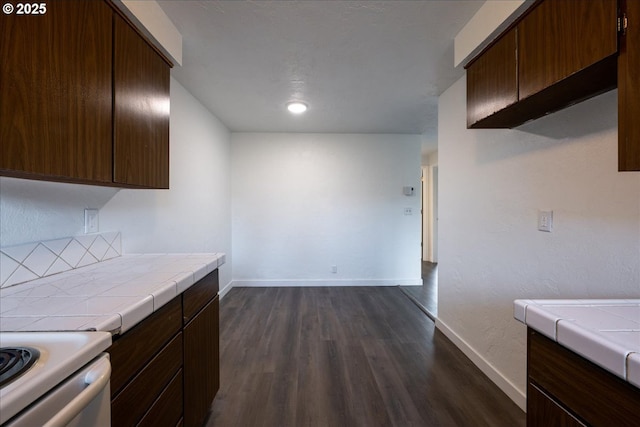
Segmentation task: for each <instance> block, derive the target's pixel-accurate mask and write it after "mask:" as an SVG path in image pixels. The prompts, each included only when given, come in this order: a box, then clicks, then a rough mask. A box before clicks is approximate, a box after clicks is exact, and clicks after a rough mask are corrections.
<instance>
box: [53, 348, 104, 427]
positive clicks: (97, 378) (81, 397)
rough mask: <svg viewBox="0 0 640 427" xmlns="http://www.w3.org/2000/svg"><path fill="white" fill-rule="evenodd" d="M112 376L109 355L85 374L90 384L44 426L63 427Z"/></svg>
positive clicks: (85, 378) (85, 379)
mask: <svg viewBox="0 0 640 427" xmlns="http://www.w3.org/2000/svg"><path fill="white" fill-rule="evenodd" d="M110 378H111V363H110V362H109V358H108V357H103V358H101V359H100V360H99V361H97V362H95V365H94V366H92V367H91V370H90V371H89V372H87V374H86V375H85V376H84V382H85V384H86V385H87V386H88V387H87V388H85V389H84V390H82V392H80V394H78V395H77V396H76V397H74V398H73V399H72V400H71V401H70V402H69V403H68V404H67V405H66V406H65V407H64V408H62V409H61V410H60V412H58V413H57V414H56V415H54V416H53V418H51V419H50V420H49V421H48V422H47V423H46V424H45V425H44V426H43V427H62V426H66V425H67V424H69V422H70V421H71V420H73V419H74V418H75V417H76V416H77V415H78V414H79V413H80V412H82V410H83V409H84V408H86V407H87V406H88V405H89V403H91V401H92V400H93V399H94V398H95V397H96V396H97V395H98V394H100V392H101V391H102V390H103V389H104V388H105V387H106V386H107V384H108V383H109V379H110Z"/></svg>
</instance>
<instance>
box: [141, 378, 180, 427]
mask: <svg viewBox="0 0 640 427" xmlns="http://www.w3.org/2000/svg"><path fill="white" fill-rule="evenodd" d="M182 378H183V377H182V369H180V370H179V371H178V373H177V374H175V376H174V377H173V379H172V380H171V382H170V383H169V385H168V386H167V388H165V389H164V391H163V392H162V394H161V395H160V397H158V399H157V400H156V401H155V402H154V404H153V406H152V407H151V409H149V411H148V412H147V413H146V414H145V415H144V417H143V418H142V420H141V421H140V423H139V424H138V425H139V426H141V427H147V426H148V427H159V426H175V425H177V424H178V422H180V421H181V420H182Z"/></svg>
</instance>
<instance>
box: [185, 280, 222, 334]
mask: <svg viewBox="0 0 640 427" xmlns="http://www.w3.org/2000/svg"><path fill="white" fill-rule="evenodd" d="M216 295H218V270H217V269H216V270H214V271H212V272H211V273H209V274H207V275H206V276H205V277H203V278H202V280H200V281H198V283H196V284H195V285H193V286H191V287H190V288H189V289H187V290H186V291H184V293H183V294H182V300H183V303H182V304H183V307H184V308H183V315H184V324H185V325H186V324H187V323H188V322H189V320H191V318H192V317H193V316H194V315H195V314H196V313H197V312H198V311H200V310H201V309H202V308H203V307H204V306H205V305H207V303H208V302H209V301H211V300H212V299H213V298H214V297H215V296H216Z"/></svg>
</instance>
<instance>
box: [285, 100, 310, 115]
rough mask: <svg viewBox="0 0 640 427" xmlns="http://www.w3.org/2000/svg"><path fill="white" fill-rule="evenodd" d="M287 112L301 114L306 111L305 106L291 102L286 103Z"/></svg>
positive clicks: (302, 103)
mask: <svg viewBox="0 0 640 427" xmlns="http://www.w3.org/2000/svg"><path fill="white" fill-rule="evenodd" d="M287 110H289V112H291V113H293V114H302V113H304V112H305V111H307V104H305V103H304V102H300V101H293V102H289V103H287Z"/></svg>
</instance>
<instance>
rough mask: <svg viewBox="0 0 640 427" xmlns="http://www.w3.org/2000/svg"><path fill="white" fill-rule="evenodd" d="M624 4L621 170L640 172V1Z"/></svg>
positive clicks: (620, 63)
mask: <svg viewBox="0 0 640 427" xmlns="http://www.w3.org/2000/svg"><path fill="white" fill-rule="evenodd" d="M624 3H625V2H623V3H621V6H622V7H621V9H622V10H623V11H624V12H623V13H624V14H623V16H621V30H622V31H623V35H622V37H620V56H619V57H618V170H621V171H640V1H637V0H626V4H624ZM625 25H626V28H625Z"/></svg>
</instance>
